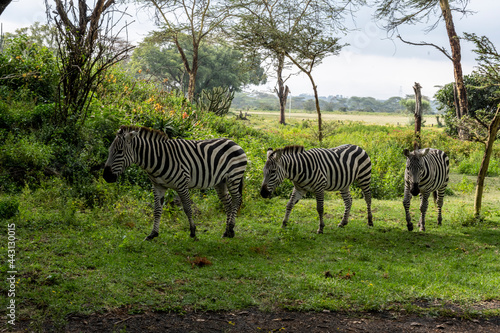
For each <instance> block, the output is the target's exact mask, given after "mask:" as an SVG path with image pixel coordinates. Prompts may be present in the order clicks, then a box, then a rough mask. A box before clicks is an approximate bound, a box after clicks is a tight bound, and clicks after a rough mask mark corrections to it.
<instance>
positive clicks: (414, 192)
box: [410, 183, 420, 196]
mask: <svg viewBox="0 0 500 333" xmlns="http://www.w3.org/2000/svg"><path fill="white" fill-rule="evenodd" d="M410 193H411V194H412V195H413V196H417V195H419V194H420V188H419V187H418V183H413V184H412V185H411V189H410Z"/></svg>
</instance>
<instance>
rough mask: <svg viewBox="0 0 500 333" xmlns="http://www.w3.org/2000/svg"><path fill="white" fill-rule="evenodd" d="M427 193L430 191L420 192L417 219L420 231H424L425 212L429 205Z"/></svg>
mask: <svg viewBox="0 0 500 333" xmlns="http://www.w3.org/2000/svg"><path fill="white" fill-rule="evenodd" d="M429 195H430V193H420V221H418V226H419V228H420V231H425V214H426V213H427V207H428V206H429Z"/></svg>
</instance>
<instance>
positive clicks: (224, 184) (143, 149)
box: [103, 126, 247, 240]
mask: <svg viewBox="0 0 500 333" xmlns="http://www.w3.org/2000/svg"><path fill="white" fill-rule="evenodd" d="M132 163H135V164H137V165H139V166H140V167H142V168H143V169H144V170H145V171H146V172H147V174H148V177H149V179H150V180H151V182H152V184H153V193H154V224H153V230H152V231H151V234H150V235H149V236H147V237H146V238H145V240H152V239H153V238H155V237H157V236H158V231H159V225H160V219H161V214H162V210H163V204H164V196H165V192H166V190H167V189H169V188H171V189H174V190H176V191H177V193H178V194H179V197H180V199H181V202H182V207H183V210H184V212H185V214H186V216H187V218H188V220H189V228H190V232H191V233H190V236H191V237H193V238H195V237H196V226H195V224H194V222H193V219H192V210H191V199H190V197H189V189H190V188H198V189H207V188H212V187H213V188H215V190H216V192H217V195H218V197H219V199H220V200H221V201H222V203H223V205H224V209H225V212H226V215H227V220H226V230H225V232H224V235H223V237H230V238H232V237H234V225H235V219H236V214H237V212H238V209H239V207H240V205H241V202H242V190H243V176H244V172H245V169H246V166H247V156H246V154H245V152H244V151H243V149H242V148H241V147H240V146H238V145H237V144H236V143H235V142H233V141H231V140H228V139H222V138H221V139H210V140H199V141H194V140H182V139H175V140H172V139H169V137H168V136H167V135H166V134H165V133H163V132H160V131H157V130H152V129H149V128H146V127H137V126H121V127H120V129H119V131H118V133H117V135H116V138H115V139H114V141H113V143H112V144H111V146H110V147H109V156H108V159H107V161H106V164H105V166H104V173H103V178H104V179H105V180H106V181H107V182H108V183H112V182H115V181H116V180H117V178H118V175H119V174H121V173H123V172H124V171H125V169H126V168H127V167H128V166H130V165H131V164H132Z"/></svg>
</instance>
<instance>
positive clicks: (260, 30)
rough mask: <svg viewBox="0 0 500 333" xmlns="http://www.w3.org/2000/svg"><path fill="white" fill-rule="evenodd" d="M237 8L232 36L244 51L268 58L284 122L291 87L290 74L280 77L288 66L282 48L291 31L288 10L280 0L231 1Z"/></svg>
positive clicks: (282, 122) (283, 122)
mask: <svg viewBox="0 0 500 333" xmlns="http://www.w3.org/2000/svg"><path fill="white" fill-rule="evenodd" d="M234 2H235V3H236V4H237V6H238V8H239V14H238V16H239V22H238V23H236V24H235V25H233V28H232V30H231V36H232V38H233V39H234V40H235V41H236V45H238V46H239V47H240V48H241V49H243V50H244V52H245V53H247V54H250V55H252V54H254V55H257V54H259V55H261V56H262V58H263V59H264V61H268V62H271V64H272V66H273V67H274V70H275V71H276V87H275V92H276V94H277V96H278V100H279V105H280V120H279V123H280V124H283V125H284V124H285V107H286V100H287V97H288V93H289V92H290V90H289V89H288V86H286V85H285V82H286V81H287V80H288V78H289V77H290V76H287V77H285V78H284V77H283V75H284V74H283V71H284V70H285V69H286V68H287V67H288V66H289V64H287V62H286V56H285V48H286V43H287V40H288V39H289V37H288V36H289V35H290V34H291V33H292V31H290V29H291V27H290V26H289V22H288V17H289V13H288V12H287V10H286V8H285V6H283V1H281V2H280V1H279V0H278V1H272V2H269V1H266V0H248V1H234Z"/></svg>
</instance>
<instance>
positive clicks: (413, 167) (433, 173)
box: [403, 148, 450, 231]
mask: <svg viewBox="0 0 500 333" xmlns="http://www.w3.org/2000/svg"><path fill="white" fill-rule="evenodd" d="M403 153H404V155H405V156H406V169H405V193H404V199H403V206H404V208H405V213H406V225H407V227H408V230H409V231H412V230H413V224H412V223H411V216H410V201H411V196H412V195H414V196H416V195H418V194H420V213H421V215H420V221H419V223H418V226H419V227H420V230H421V231H425V213H426V212H427V207H428V204H429V196H430V194H431V193H432V194H433V196H434V202H435V203H436V206H437V209H438V225H441V221H442V217H441V208H442V207H443V197H444V191H445V189H446V185H448V174H449V165H450V162H449V160H448V156H446V154H445V153H444V152H443V151H441V150H438V149H433V148H425V149H420V150H415V151H409V150H408V149H405V150H404V151H403Z"/></svg>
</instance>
